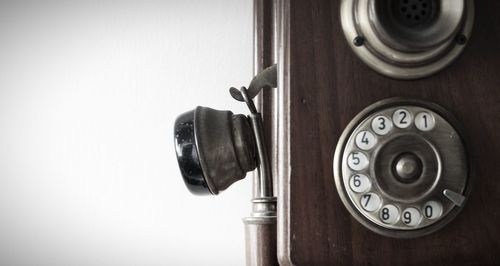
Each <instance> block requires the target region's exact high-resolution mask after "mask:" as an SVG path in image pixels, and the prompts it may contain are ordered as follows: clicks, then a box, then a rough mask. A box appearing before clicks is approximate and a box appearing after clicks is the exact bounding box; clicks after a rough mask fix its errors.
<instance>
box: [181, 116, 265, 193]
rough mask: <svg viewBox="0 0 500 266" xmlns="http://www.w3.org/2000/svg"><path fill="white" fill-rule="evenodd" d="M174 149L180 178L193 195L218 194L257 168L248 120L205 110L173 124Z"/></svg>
mask: <svg viewBox="0 0 500 266" xmlns="http://www.w3.org/2000/svg"><path fill="white" fill-rule="evenodd" d="M174 131H175V149H176V153H177V160H178V163H179V167H180V169H181V173H182V177H183V178H184V182H185V183H186V186H187V187H188V189H189V190H190V191H191V192H192V193H193V194H197V195H204V194H214V195H216V194H218V193H219V192H220V191H223V190H224V189H226V188H228V187H229V186H230V185H231V184H232V183H234V182H236V181H238V180H240V179H242V178H244V177H245V175H246V173H247V172H249V171H252V170H254V169H255V168H256V167H257V158H256V153H257V152H256V146H255V138H254V134H253V132H252V127H251V126H250V121H249V119H248V117H246V116H244V115H239V114H237V115H235V114H233V113H232V112H231V111H219V110H214V109H211V108H207V107H197V108H196V109H194V110H192V111H189V112H186V113H184V114H182V115H180V116H179V117H178V118H177V120H176V121H175V127H174Z"/></svg>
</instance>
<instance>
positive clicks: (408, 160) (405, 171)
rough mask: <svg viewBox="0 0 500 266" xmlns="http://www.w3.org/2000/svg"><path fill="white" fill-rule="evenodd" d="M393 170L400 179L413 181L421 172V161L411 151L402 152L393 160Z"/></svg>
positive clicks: (406, 181) (407, 181)
mask: <svg viewBox="0 0 500 266" xmlns="http://www.w3.org/2000/svg"><path fill="white" fill-rule="evenodd" d="M393 172H394V175H395V176H396V177H397V178H398V179H399V180H400V181H402V182H405V183H409V182H413V181H415V180H416V179H418V178H419V177H420V175H421V174H422V161H421V160H420V158H418V157H417V156H416V155H415V154H413V153H403V154H401V155H399V156H398V157H397V158H396V159H395V160H394V163H393Z"/></svg>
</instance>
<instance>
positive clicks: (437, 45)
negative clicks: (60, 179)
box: [175, 0, 500, 265]
mask: <svg viewBox="0 0 500 266" xmlns="http://www.w3.org/2000/svg"><path fill="white" fill-rule="evenodd" d="M255 5H256V8H255V10H256V21H257V23H256V32H257V34H256V37H255V38H256V39H257V40H256V43H259V42H264V43H266V42H268V43H269V44H273V45H267V46H266V45H260V46H258V47H257V48H258V49H257V53H258V55H260V56H261V57H262V58H263V57H265V56H268V57H269V58H271V59H272V58H273V54H277V58H276V59H277V63H278V64H277V66H275V65H274V66H272V67H270V68H267V69H266V70H264V71H263V72H260V73H259V74H258V75H257V76H256V77H255V78H254V80H253V81H252V83H251V85H250V86H249V89H248V90H246V89H245V88H242V89H241V90H240V91H238V90H236V89H234V88H233V89H231V95H232V96H233V98H235V99H237V100H239V101H244V102H246V104H247V105H248V107H249V109H250V113H251V114H250V116H249V117H246V116H242V115H233V114H232V113H231V112H229V111H215V110H212V109H208V108H203V107H198V108H196V109H195V110H194V111H191V112H188V113H185V114H183V115H181V116H180V117H179V118H178V119H177V121H176V127H175V134H176V137H175V139H176V151H177V156H178V159H179V165H180V167H181V172H182V175H183V177H184V180H185V181H186V185H187V186H188V188H189V189H190V190H191V191H192V192H193V193H195V194H217V193H218V192H219V191H221V190H223V189H225V188H227V187H228V186H229V185H230V184H231V183H233V182H235V181H237V180H239V179H240V178H242V177H244V175H245V173H246V172H248V171H252V170H253V169H255V168H257V169H258V170H259V171H258V174H257V175H256V180H257V182H255V184H257V185H256V188H257V189H256V191H257V192H256V194H255V195H254V201H253V203H254V208H253V210H254V212H253V214H252V217H250V218H249V219H247V220H246V221H247V262H248V263H249V264H252V265H274V264H276V263H277V260H278V259H279V262H280V263H281V264H283V265H331V264H335V263H337V264H339V265H353V264H363V265H366V264H373V265H380V264H384V265H421V264H424V263H431V264H443V265H449V264H470V263H476V264H477V263H479V264H492V263H493V264H494V263H498V262H499V260H500V259H499V258H497V257H495V255H492V254H495V252H494V251H495V250H497V249H499V248H500V244H499V243H498V242H499V241H498V239H499V238H500V232H499V230H498V228H497V226H496V224H497V223H496V222H495V221H500V217H499V216H500V215H498V213H500V212H498V208H497V207H496V206H495V204H494V203H493V202H497V201H498V200H500V197H498V196H497V195H498V194H500V193H498V192H499V191H498V190H500V186H499V185H497V184H498V182H496V180H495V178H494V177H493V176H494V175H495V173H496V170H495V169H497V168H498V167H496V166H495V165H496V163H495V160H496V159H495V158H497V159H498V158H499V157H500V153H499V152H497V150H496V149H493V147H500V142H499V141H498V140H496V139H495V136H496V134H497V132H498V131H500V125H497V124H495V125H488V126H483V125H484V121H488V119H490V118H491V117H490V116H491V113H485V112H482V111H478V109H477V108H478V107H479V106H480V107H481V108H487V109H488V110H489V111H488V112H493V113H495V114H497V113H500V105H498V102H497V100H500V95H499V94H498V92H497V93H495V92H496V90H495V89H493V88H496V87H497V86H498V85H499V84H500V77H499V75H497V74H495V73H496V70H495V69H496V67H495V66H496V65H497V64H498V62H499V61H500V55H499V53H498V52H495V53H492V52H491V51H492V47H491V46H489V44H490V42H491V40H492V39H494V38H497V37H498V36H500V27H499V26H498V25H500V23H497V24H494V23H492V21H493V18H492V17H489V16H481V17H480V18H479V19H477V16H475V14H476V7H475V5H474V1H473V0H357V1H352V0H339V1H334V0H331V1H329V0H320V1H313V2H309V1H303V0H276V1H266V0H255ZM479 7H480V8H479V10H480V12H483V13H485V12H486V13H487V12H488V10H490V9H491V10H493V9H500V4H499V2H498V1H485V2H482V3H481V5H479ZM269 10H272V11H269ZM292 11H293V12H292ZM475 17H476V19H475ZM475 20H476V22H475ZM474 23H476V24H479V25H480V26H476V27H474V28H475V29H477V28H478V30H475V31H474V32H476V34H477V37H476V42H475V43H472V44H469V42H470V37H471V34H472V32H473V31H472V30H473V24H474ZM481 26H482V27H481ZM486 26H488V27H490V29H491V30H490V31H489V32H486V31H484V30H482V29H484V28H483V27H486ZM492 36H495V37H492ZM345 40H347V42H346V41H345ZM469 46H472V47H471V48H468V49H465V48H466V47H469ZM270 48H272V51H270V50H266V49H270ZM465 52H467V53H465ZM488 52H489V53H488ZM464 53H465V54H466V55H465V58H461V59H460V60H459V61H460V62H457V63H456V64H452V63H453V62H455V61H456V60H457V59H458V58H459V56H460V55H462V56H463V54H464ZM359 59H361V60H359ZM270 61H272V60H268V61H267V62H268V63H269V62H270ZM258 64H260V66H261V67H262V66H264V65H266V64H264V63H262V62H260V63H259V62H258ZM267 65H269V64H267ZM278 68H279V74H278V75H277V74H276V73H277V69H278ZM373 70H374V71H373ZM278 84H279V86H278V90H277V91H276V93H274V94H272V95H271V96H270V97H267V98H263V104H264V105H265V106H266V105H267V106H271V107H272V108H269V109H270V110H273V112H274V113H272V114H270V113H265V114H264V119H269V120H272V121H271V122H272V125H273V129H272V133H273V134H274V135H273V136H275V138H273V143H272V145H271V147H267V148H268V149H269V150H271V151H273V152H271V153H270V155H268V154H267V153H266V147H265V145H264V143H265V142H264V141H263V139H264V134H263V131H262V120H261V117H260V114H259V113H258V112H257V110H256V109H255V106H254V105H253V102H252V99H253V98H254V97H255V96H256V95H257V94H258V93H259V91H260V89H261V88H263V87H268V88H269V87H276V85H278ZM268 96H269V95H268ZM476 111H477V112H476ZM473 113H475V114H473ZM479 128H480V129H479ZM466 135H467V136H468V138H466V137H465V136H466ZM266 137H269V136H266ZM274 142H276V143H274ZM488 143H489V144H488ZM466 144H467V145H466ZM466 146H467V147H466ZM471 147H472V148H471ZM275 151H278V152H275ZM332 162H333V163H332ZM270 165H272V166H273V167H276V168H279V169H278V170H279V171H275V173H277V175H278V176H277V177H276V176H275V180H277V183H274V184H273V182H272V181H271V180H272V178H271V175H270ZM332 166H333V171H332ZM497 170H500V169H497ZM479 173H481V175H480V176H481V178H482V182H480V183H479V184H478V185H477V187H475V189H474V191H478V195H480V196H478V197H476V198H472V199H471V198H470V194H469V193H470V191H471V180H472V179H475V178H477V176H478V175H479ZM273 187H274V188H275V190H277V191H278V196H277V197H275V195H273V192H272V191H273ZM276 201H277V205H276ZM466 201H468V202H470V203H468V204H467V205H468V206H470V205H471V206H472V207H468V208H465V209H466V212H467V214H464V215H458V213H459V212H461V211H462V210H463V209H464V207H465V206H466V205H465V202H466ZM276 206H277V207H276ZM346 214H350V216H349V215H346ZM471 217H474V218H471ZM453 220H455V221H456V222H454V223H450V222H451V221H453ZM276 222H277V224H278V225H277V227H276V225H275V223H276ZM439 229H441V230H439ZM449 243H452V244H449ZM274 244H277V247H275V246H274ZM455 244H456V245H460V246H456V245H455ZM408 258H412V260H408Z"/></svg>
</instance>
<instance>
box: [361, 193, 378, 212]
mask: <svg viewBox="0 0 500 266" xmlns="http://www.w3.org/2000/svg"><path fill="white" fill-rule="evenodd" d="M360 203H361V207H363V209H365V210H366V211H369V212H372V211H376V210H377V209H378V208H379V207H380V204H381V203H382V202H381V200H380V197H379V196H378V195H377V194H375V193H366V194H364V195H363V196H361V202H360Z"/></svg>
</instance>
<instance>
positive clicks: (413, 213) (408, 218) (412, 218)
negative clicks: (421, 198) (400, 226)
mask: <svg viewBox="0 0 500 266" xmlns="http://www.w3.org/2000/svg"><path fill="white" fill-rule="evenodd" d="M401 219H402V221H403V223H404V224H406V225H408V226H412V227H413V226H417V225H418V224H419V223H420V220H421V219H422V216H421V215H420V211H418V210H417V209H416V208H413V207H410V208H406V209H405V210H404V211H403V215H402V217H401Z"/></svg>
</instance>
